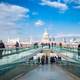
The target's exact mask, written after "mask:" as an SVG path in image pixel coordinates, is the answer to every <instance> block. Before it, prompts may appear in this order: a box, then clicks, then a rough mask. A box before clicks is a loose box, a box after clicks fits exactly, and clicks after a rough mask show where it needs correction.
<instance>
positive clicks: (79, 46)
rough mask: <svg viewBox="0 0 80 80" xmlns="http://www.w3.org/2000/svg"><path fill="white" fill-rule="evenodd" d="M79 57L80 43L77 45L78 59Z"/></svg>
mask: <svg viewBox="0 0 80 80" xmlns="http://www.w3.org/2000/svg"><path fill="white" fill-rule="evenodd" d="M79 57H80V44H79V45H78V59H79Z"/></svg>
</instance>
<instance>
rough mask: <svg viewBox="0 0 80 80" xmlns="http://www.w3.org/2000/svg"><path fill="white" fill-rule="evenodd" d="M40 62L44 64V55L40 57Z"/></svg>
mask: <svg viewBox="0 0 80 80" xmlns="http://www.w3.org/2000/svg"><path fill="white" fill-rule="evenodd" d="M41 64H42V65H44V64H45V56H44V55H43V56H42V58H41Z"/></svg>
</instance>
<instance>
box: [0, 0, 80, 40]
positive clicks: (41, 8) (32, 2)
mask: <svg viewBox="0 0 80 80" xmlns="http://www.w3.org/2000/svg"><path fill="white" fill-rule="evenodd" d="M45 29H47V30H48V32H49V34H50V35H52V36H61V35H79V34H80V0H0V39H7V38H16V37H20V38H23V39H24V38H29V36H32V37H33V38H35V39H39V38H41V36H42V34H43V32H44V30H45Z"/></svg>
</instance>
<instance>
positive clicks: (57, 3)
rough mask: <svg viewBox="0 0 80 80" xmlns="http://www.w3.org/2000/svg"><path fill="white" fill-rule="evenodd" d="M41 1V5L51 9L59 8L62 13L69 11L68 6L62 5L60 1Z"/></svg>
mask: <svg viewBox="0 0 80 80" xmlns="http://www.w3.org/2000/svg"><path fill="white" fill-rule="evenodd" d="M41 1H42V2H41V3H40V4H41V5H47V6H50V7H54V8H57V9H59V10H62V11H66V10H67V9H68V6H67V4H65V3H61V2H60V0H59V1H49V0H41Z"/></svg>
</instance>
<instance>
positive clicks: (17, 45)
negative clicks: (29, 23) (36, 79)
mask: <svg viewBox="0 0 80 80" xmlns="http://www.w3.org/2000/svg"><path fill="white" fill-rule="evenodd" d="M15 47H16V53H18V50H19V43H18V42H16V45H15Z"/></svg>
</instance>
